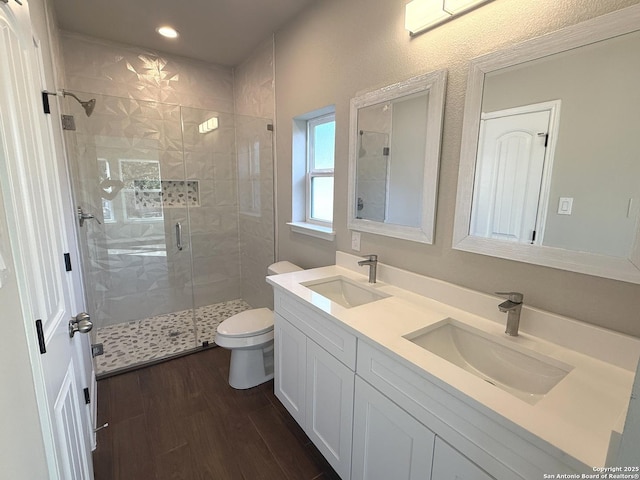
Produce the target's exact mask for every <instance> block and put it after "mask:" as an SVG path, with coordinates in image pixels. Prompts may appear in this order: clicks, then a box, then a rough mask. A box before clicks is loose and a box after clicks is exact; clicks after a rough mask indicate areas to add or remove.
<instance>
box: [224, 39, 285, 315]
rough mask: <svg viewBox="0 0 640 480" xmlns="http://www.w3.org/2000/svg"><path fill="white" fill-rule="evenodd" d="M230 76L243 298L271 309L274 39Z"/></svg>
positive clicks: (251, 303) (262, 46)
mask: <svg viewBox="0 0 640 480" xmlns="http://www.w3.org/2000/svg"><path fill="white" fill-rule="evenodd" d="M234 73H235V85H234V86H235V88H234V92H235V112H236V114H237V115H238V117H237V148H238V173H239V179H238V188H239V203H240V245H241V248H240V252H241V253H240V261H241V267H242V298H243V299H244V300H245V301H246V302H247V303H249V305H251V306H253V307H271V308H273V292H272V290H271V288H270V287H269V286H268V285H267V284H266V282H265V281H264V277H265V275H266V271H267V267H268V266H269V264H270V263H272V262H273V260H274V251H275V247H274V228H273V225H274V201H273V200H274V195H275V192H274V189H273V182H274V178H273V163H274V162H273V149H272V142H273V133H271V132H268V131H267V130H266V128H265V127H266V125H265V124H266V123H267V122H268V123H273V118H274V114H273V113H274V105H275V98H274V94H275V93H274V92H275V91H274V76H273V40H272V39H269V40H268V41H266V42H264V43H263V44H262V45H261V46H260V47H259V48H257V49H256V51H255V52H254V53H253V55H251V57H249V58H248V59H247V60H245V61H244V62H243V63H242V64H241V65H240V66H239V67H238V68H236V70H235V72H234ZM256 117H257V118H256Z"/></svg>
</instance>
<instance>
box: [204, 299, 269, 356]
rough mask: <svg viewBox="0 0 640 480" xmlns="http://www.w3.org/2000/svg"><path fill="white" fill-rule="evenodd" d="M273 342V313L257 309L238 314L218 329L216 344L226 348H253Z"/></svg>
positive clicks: (265, 309)
mask: <svg viewBox="0 0 640 480" xmlns="http://www.w3.org/2000/svg"><path fill="white" fill-rule="evenodd" d="M272 340H273V312H272V311H271V310H269V309H268V308H256V309H253V310H245V311H244V312H240V313H237V314H235V315H233V316H231V317H229V318H227V319H226V320H225V321H223V322H222V323H221V324H220V325H218V328H217V334H216V339H215V342H216V344H217V345H219V346H220V347H224V348H240V349H241V348H252V347H256V346H264V345H265V344H267V343H268V342H270V341H272Z"/></svg>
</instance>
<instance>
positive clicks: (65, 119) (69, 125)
mask: <svg viewBox="0 0 640 480" xmlns="http://www.w3.org/2000/svg"><path fill="white" fill-rule="evenodd" d="M62 129H63V130H72V131H75V129H76V119H75V118H73V115H62Z"/></svg>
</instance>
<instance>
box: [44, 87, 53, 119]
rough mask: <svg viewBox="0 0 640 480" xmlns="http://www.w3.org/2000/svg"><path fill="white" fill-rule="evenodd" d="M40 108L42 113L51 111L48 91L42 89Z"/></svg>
mask: <svg viewBox="0 0 640 480" xmlns="http://www.w3.org/2000/svg"><path fill="white" fill-rule="evenodd" d="M42 110H43V111H44V113H46V114H49V113H51V106H50V105H49V92H47V91H46V90H43V91H42Z"/></svg>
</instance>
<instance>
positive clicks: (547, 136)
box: [538, 132, 549, 148]
mask: <svg viewBox="0 0 640 480" xmlns="http://www.w3.org/2000/svg"><path fill="white" fill-rule="evenodd" d="M538 136H539V137H544V146H545V148H546V147H547V145H549V134H548V133H547V132H540V133H538Z"/></svg>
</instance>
